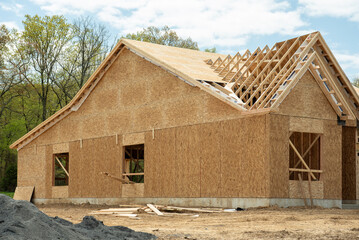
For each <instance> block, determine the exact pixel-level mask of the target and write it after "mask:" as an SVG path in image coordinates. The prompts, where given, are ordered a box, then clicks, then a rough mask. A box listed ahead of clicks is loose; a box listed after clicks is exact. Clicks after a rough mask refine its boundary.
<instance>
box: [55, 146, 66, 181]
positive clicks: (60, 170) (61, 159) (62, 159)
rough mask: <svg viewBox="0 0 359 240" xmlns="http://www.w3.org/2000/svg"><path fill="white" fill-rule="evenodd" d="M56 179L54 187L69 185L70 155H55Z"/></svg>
mask: <svg viewBox="0 0 359 240" xmlns="http://www.w3.org/2000/svg"><path fill="white" fill-rule="evenodd" d="M53 162H54V164H53V166H54V178H53V186H68V185H69V153H58V154H54V155H53Z"/></svg>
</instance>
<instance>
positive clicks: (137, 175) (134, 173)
mask: <svg viewBox="0 0 359 240" xmlns="http://www.w3.org/2000/svg"><path fill="white" fill-rule="evenodd" d="M144 149H145V147H144V144H139V145H131V146H125V147H124V150H125V154H124V155H125V157H124V158H125V159H124V162H123V163H124V166H123V169H124V171H123V174H122V176H123V178H124V179H127V180H130V181H131V182H135V183H144V174H145V173H144V169H145V157H144V155H145V154H144V153H145V151H144Z"/></svg>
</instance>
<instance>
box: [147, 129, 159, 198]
mask: <svg viewBox="0 0 359 240" xmlns="http://www.w3.org/2000/svg"><path fill="white" fill-rule="evenodd" d="M161 139H162V133H161V131H156V132H155V138H153V137H152V133H149V132H147V133H146V134H145V163H144V164H145V178H144V179H145V181H144V183H145V187H144V188H145V189H144V196H145V197H158V196H160V195H161V193H160V192H161V189H160V188H159V186H160V184H161V181H164V179H159V178H158V177H157V174H158V172H159V170H160V167H161V165H160V164H159V163H158V156H159V154H160V153H159V152H160V146H159V142H160V141H161Z"/></svg>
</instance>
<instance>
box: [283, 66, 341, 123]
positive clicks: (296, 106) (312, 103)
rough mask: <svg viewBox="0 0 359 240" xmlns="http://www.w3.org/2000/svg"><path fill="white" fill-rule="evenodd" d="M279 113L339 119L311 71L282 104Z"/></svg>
mask: <svg viewBox="0 0 359 240" xmlns="http://www.w3.org/2000/svg"><path fill="white" fill-rule="evenodd" d="M279 112H280V113H281V114H284V115H291V116H301V117H307V118H315V119H332V120H336V119H337V115H336V113H335V111H334V110H333V108H332V106H331V105H330V103H329V101H328V99H327V98H326V97H325V95H324V93H323V92H322V90H321V89H320V87H319V85H318V84H317V82H316V81H315V79H314V78H313V76H312V75H311V73H310V72H309V71H307V72H306V73H305V74H304V75H303V77H302V78H301V79H300V80H299V82H298V83H297V85H296V86H295V87H294V88H293V89H292V91H291V92H290V94H289V95H288V96H287V97H286V98H285V99H284V101H283V102H282V103H281V105H280V106H279Z"/></svg>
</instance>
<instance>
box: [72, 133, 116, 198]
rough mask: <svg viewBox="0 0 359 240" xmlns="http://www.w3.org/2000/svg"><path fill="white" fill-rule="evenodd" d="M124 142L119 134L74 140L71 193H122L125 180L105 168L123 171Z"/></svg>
mask: <svg viewBox="0 0 359 240" xmlns="http://www.w3.org/2000/svg"><path fill="white" fill-rule="evenodd" d="M121 146H122V144H121V143H119V144H116V138H115V136H112V137H105V138H96V139H90V140H83V142H82V148H81V145H80V143H79V142H74V143H71V144H70V188H69V194H70V197H119V196H120V193H121V189H120V188H121V186H120V185H121V184H120V182H119V181H116V180H114V179H112V178H110V177H106V176H104V175H103V174H101V172H108V173H110V174H111V175H114V176H120V174H121V161H122V158H121V154H122V152H121V151H122V150H121V149H122V147H121Z"/></svg>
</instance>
